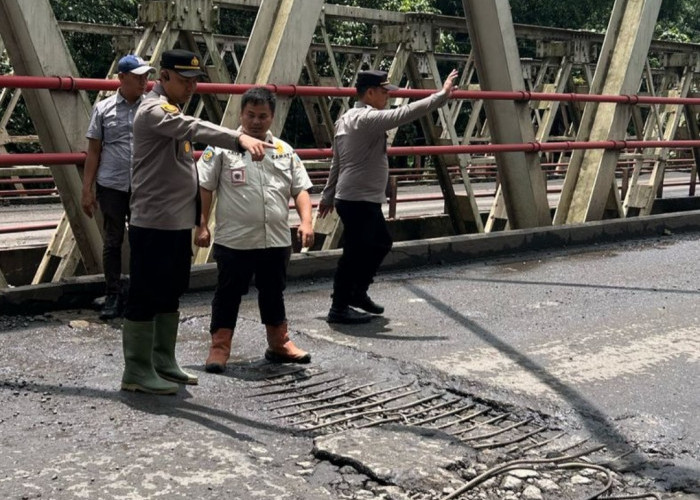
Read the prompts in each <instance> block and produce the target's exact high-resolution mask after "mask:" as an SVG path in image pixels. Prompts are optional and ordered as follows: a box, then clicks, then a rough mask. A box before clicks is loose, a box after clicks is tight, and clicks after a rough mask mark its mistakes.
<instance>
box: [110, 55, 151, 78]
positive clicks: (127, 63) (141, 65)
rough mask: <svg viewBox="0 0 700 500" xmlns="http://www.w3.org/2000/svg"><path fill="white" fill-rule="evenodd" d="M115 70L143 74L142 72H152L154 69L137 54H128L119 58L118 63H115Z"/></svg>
mask: <svg viewBox="0 0 700 500" xmlns="http://www.w3.org/2000/svg"><path fill="white" fill-rule="evenodd" d="M117 70H118V71H119V72H120V73H133V74H135V75H143V74H144V73H151V72H154V71H155V70H156V69H155V68H154V67H153V66H149V65H148V63H147V62H146V61H144V60H143V59H141V58H140V57H139V56H135V55H133V54H129V55H128V56H124V57H122V58H121V59H119V64H118V65H117Z"/></svg>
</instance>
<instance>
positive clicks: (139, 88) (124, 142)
mask: <svg viewBox="0 0 700 500" xmlns="http://www.w3.org/2000/svg"><path fill="white" fill-rule="evenodd" d="M117 70H118V71H119V74H118V78H119V83H120V85H119V89H118V90H117V92H116V93H115V94H114V95H112V96H110V97H108V98H106V99H103V100H101V101H100V102H98V103H97V104H95V107H94V108H93V110H92V116H91V117H90V127H89V128H88V131H87V134H86V136H87V138H88V151H87V157H86V158H85V168H84V170H83V192H82V197H81V205H82V207H83V212H85V214H86V215H87V216H88V217H92V216H93V214H94V213H95V209H96V208H97V202H98V201H99V203H100V211H101V212H102V220H103V224H102V226H103V233H104V245H103V248H102V267H103V268H104V275H105V292H106V297H105V303H104V306H103V308H102V312H101V313H100V319H112V318H116V317H117V316H119V314H120V312H121V308H122V305H123V304H122V301H121V295H122V285H121V274H122V243H123V241H124V229H125V226H126V221H127V220H128V219H129V197H130V195H131V155H132V147H133V141H134V134H133V128H134V117H135V116H136V110H137V109H138V107H139V104H141V100H142V98H143V94H144V92H146V84H147V83H148V74H149V73H154V72H155V71H156V69H155V68H152V67H151V66H149V65H148V64H146V61H144V60H143V59H141V58H140V57H137V56H134V55H131V54H130V55H128V56H124V57H122V58H121V59H120V60H119V64H118V65H117ZM95 181H97V182H95ZM95 185H96V187H95ZM95 191H96V192H97V198H95Z"/></svg>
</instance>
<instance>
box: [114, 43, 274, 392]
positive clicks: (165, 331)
mask: <svg viewBox="0 0 700 500" xmlns="http://www.w3.org/2000/svg"><path fill="white" fill-rule="evenodd" d="M203 74H204V73H203V72H202V71H201V69H200V67H199V60H198V58H197V57H196V55H195V54H194V53H192V52H189V51H186V50H169V51H166V52H164V53H163V56H162V59H161V71H160V81H159V82H157V83H156V85H155V86H154V87H153V90H152V91H151V92H150V93H149V94H148V95H147V96H146V97H145V99H144V101H143V103H142V104H141V106H140V107H139V110H138V112H137V113H136V118H135V120H134V168H133V173H132V186H131V189H132V195H131V224H130V228H129V243H130V244H131V260H130V264H131V280H130V286H129V297H128V299H127V305H126V311H125V313H124V317H125V320H124V329H123V347H124V363H125V367H124V374H123V376H122V384H121V387H122V389H123V390H129V391H141V392H148V393H153V394H173V393H175V392H177V390H178V385H177V384H178V383H180V384H197V382H198V381H197V377H195V376H194V375H191V374H189V373H186V372H184V371H183V370H182V369H181V368H180V367H179V366H178V364H177V361H176V360H175V344H176V341H177V332H178V325H179V317H180V313H179V299H180V296H181V295H182V294H183V293H184V292H185V290H186V289H187V287H188V286H189V276H190V266H191V259H192V228H193V227H194V226H195V225H198V224H199V222H200V214H199V211H200V203H199V188H198V185H197V169H196V166H195V161H194V151H193V148H192V141H200V142H204V143H208V144H213V145H216V146H220V147H224V148H228V149H231V150H237V151H241V150H248V151H249V152H250V154H251V156H252V157H253V158H254V159H257V160H261V159H262V158H263V157H264V155H265V148H266V147H274V146H273V145H272V144H267V143H265V142H264V141H261V140H259V139H255V138H253V137H250V136H248V135H245V134H242V133H240V132H238V131H236V130H232V129H228V128H224V127H220V126H218V125H214V124H213V123H209V122H206V121H203V120H200V119H198V118H194V117H191V116H186V115H184V114H183V113H182V111H181V109H180V105H181V104H184V103H186V102H187V101H188V100H189V99H190V97H192V94H193V93H194V91H195V89H196V86H197V78H198V77H199V76H201V75H203ZM173 382H176V383H173Z"/></svg>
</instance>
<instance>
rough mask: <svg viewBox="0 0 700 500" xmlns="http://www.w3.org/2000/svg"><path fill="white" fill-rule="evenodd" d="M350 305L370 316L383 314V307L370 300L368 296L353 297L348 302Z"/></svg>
mask: <svg viewBox="0 0 700 500" xmlns="http://www.w3.org/2000/svg"><path fill="white" fill-rule="evenodd" d="M350 305H351V306H353V307H358V308H360V309H362V310H363V311H367V312H368V313H372V314H382V313H383V312H384V306H382V305H379V304H377V303H376V302H375V301H373V300H372V299H370V298H369V295H367V294H366V293H365V294H364V295H360V296H356V297H353V298H352V299H351V300H350Z"/></svg>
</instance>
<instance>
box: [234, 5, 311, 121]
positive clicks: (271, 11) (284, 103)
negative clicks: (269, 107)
mask: <svg viewBox="0 0 700 500" xmlns="http://www.w3.org/2000/svg"><path fill="white" fill-rule="evenodd" d="M322 8H323V0H303V1H302V0H262V2H261V3H260V9H259V10H258V15H257V17H256V18H255V24H254V25H253V31H252V33H251V34H250V39H249V41H248V45H247V47H246V51H245V54H243V60H242V61H241V69H240V71H239V72H238V75H237V76H236V83H252V84H260V85H265V84H268V83H275V84H279V85H289V84H292V85H296V84H298V83H299V77H300V76H301V70H302V69H303V67H304V61H305V59H306V55H307V54H308V52H309V47H310V46H311V40H312V38H313V34H314V31H316V24H317V23H318V19H319V17H320V15H321V9H322ZM240 102H241V99H240V97H239V96H231V97H230V98H229V100H228V104H227V106H226V110H225V111H224V117H223V120H222V122H221V124H222V125H224V126H227V127H230V126H233V125H235V124H236V123H237V122H238V116H239V114H240ZM290 105H291V98H290V97H285V98H283V97H281V96H278V98H277V107H276V109H275V119H274V122H273V123H272V126H271V129H272V131H273V133H276V134H279V133H280V132H281V131H282V127H283V126H284V122H285V120H286V119H287V112H288V111H289V106H290Z"/></svg>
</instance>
